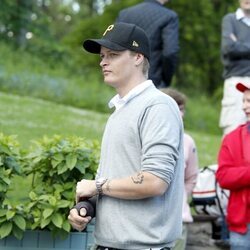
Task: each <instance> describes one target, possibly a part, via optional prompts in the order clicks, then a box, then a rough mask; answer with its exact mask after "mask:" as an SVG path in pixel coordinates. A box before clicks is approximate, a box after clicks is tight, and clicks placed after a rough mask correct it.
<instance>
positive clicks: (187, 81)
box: [0, 0, 238, 165]
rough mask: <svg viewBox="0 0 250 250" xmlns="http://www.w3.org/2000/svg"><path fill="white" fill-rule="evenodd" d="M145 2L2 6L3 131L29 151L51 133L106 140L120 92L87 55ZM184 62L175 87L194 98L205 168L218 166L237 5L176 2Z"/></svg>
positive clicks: (188, 123) (192, 115) (190, 125)
mask: <svg viewBox="0 0 250 250" xmlns="http://www.w3.org/2000/svg"><path fill="white" fill-rule="evenodd" d="M138 2H140V1H139V0H126V1H125V0H78V1H74V0H53V1H52V0H33V1H30V0H0V132H3V133H6V134H16V135H17V136H18V138H19V140H20V142H21V143H22V144H23V145H24V146H28V145H29V141H30V140H32V139H36V138H39V137H41V136H43V135H45V134H46V135H53V134H63V135H72V134H74V135H79V136H84V137H88V138H93V139H98V140H100V139H101V134H102V131H103V128H104V124H105V122H106V119H107V116H108V114H109V112H110V110H109V109H108V107H107V102H108V101H109V99H110V98H111V97H112V96H113V95H114V90H113V89H111V88H110V87H108V86H105V85H104V84H103V79H102V75H101V73H100V70H99V63H98V62H99V56H98V55H96V56H93V55H89V54H88V53H86V52H84V51H83V49H82V41H83V40H85V39H86V38H94V37H97V38H98V37H100V36H101V35H102V33H103V30H104V29H105V28H106V27H107V26H108V25H109V24H111V23H113V22H114V21H115V18H116V16H117V14H118V12H119V11H120V10H121V9H123V8H125V7H127V6H130V5H134V4H136V3H138ZM166 6H167V7H169V8H171V9H173V10H174V11H176V12H177V13H178V15H179V21H180V35H179V37H180V57H179V66H178V69H177V72H176V74H175V76H174V78H173V82H172V86H173V87H175V88H177V89H179V90H181V91H183V92H184V93H185V94H186V95H187V96H188V102H187V112H186V116H185V128H186V130H188V132H189V133H190V134H191V135H192V136H193V137H194V139H195V140H196V143H197V146H198V151H199V158H200V159H199V160H200V164H201V165H207V164H212V163H214V162H215V161H216V157H217V150H218V147H219V145H220V140H221V131H220V129H219V127H218V120H219V112H220V102H221V98H222V87H223V79H222V65H221V61H220V36H221V20H222V17H223V16H224V15H225V14H226V13H228V12H231V11H235V9H236V8H237V6H238V2H237V1H235V0H228V1H221V0H209V1H208V0H200V1H197V0H189V1H187V0H174V1H171V2H170V3H168V4H167V5H166Z"/></svg>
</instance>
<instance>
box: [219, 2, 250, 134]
mask: <svg viewBox="0 0 250 250" xmlns="http://www.w3.org/2000/svg"><path fill="white" fill-rule="evenodd" d="M239 4H240V6H239V8H238V9H237V11H236V12H235V13H229V14H227V15H225V16H224V17H223V20H222V41H221V58H222V63H223V66H224V71H223V77H224V80H225V81H224V90H223V99H222V103H221V106H222V107H221V113H220V121H219V126H220V127H221V128H222V130H223V134H224V135H225V134H228V133H229V132H230V131H232V130H234V129H235V128H236V127H238V125H240V124H244V123H245V122H246V117H245V114H244V112H243V111H242V108H241V105H242V93H240V92H239V91H237V90H236V84H237V83H239V82H245V83H247V84H249V83H250V0H239Z"/></svg>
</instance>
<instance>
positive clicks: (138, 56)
mask: <svg viewBox="0 0 250 250" xmlns="http://www.w3.org/2000/svg"><path fill="white" fill-rule="evenodd" d="M143 60H144V55H143V54H140V53H136V61H135V65H136V66H139V65H140V64H141V63H142V62H143Z"/></svg>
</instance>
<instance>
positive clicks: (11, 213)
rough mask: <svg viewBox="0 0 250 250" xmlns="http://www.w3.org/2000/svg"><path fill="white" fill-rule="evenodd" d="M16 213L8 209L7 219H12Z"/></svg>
mask: <svg viewBox="0 0 250 250" xmlns="http://www.w3.org/2000/svg"><path fill="white" fill-rule="evenodd" d="M15 214H16V213H15V212H14V211H10V210H9V211H7V213H6V218H7V220H10V219H11V218H13V217H14V215H15Z"/></svg>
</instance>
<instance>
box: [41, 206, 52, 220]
mask: <svg viewBox="0 0 250 250" xmlns="http://www.w3.org/2000/svg"><path fill="white" fill-rule="evenodd" d="M53 211H54V210H53V209H51V208H47V209H45V210H44V211H43V217H44V219H47V218H48V217H50V216H51V214H52V213H53Z"/></svg>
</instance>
